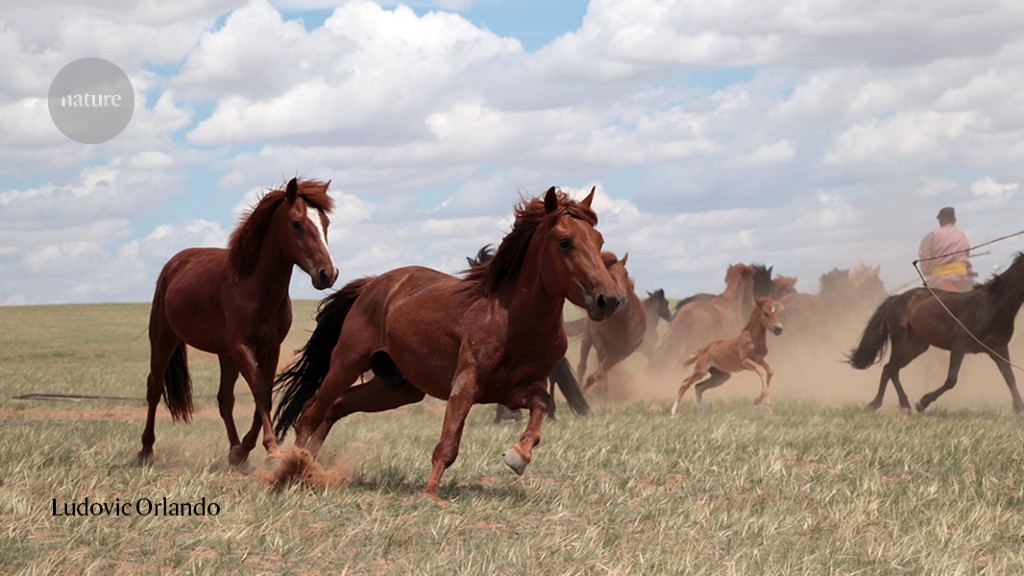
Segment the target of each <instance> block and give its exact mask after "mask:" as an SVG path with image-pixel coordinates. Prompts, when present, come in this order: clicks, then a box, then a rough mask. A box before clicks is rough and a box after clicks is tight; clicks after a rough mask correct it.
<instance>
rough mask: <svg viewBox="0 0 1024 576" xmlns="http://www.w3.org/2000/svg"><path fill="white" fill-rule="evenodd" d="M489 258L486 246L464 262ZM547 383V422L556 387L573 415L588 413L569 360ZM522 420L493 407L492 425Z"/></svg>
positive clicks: (516, 414)
mask: <svg viewBox="0 0 1024 576" xmlns="http://www.w3.org/2000/svg"><path fill="white" fill-rule="evenodd" d="M491 258H494V248H492V247H491V245H490V244H486V245H484V246H483V247H481V248H480V249H479V250H477V252H476V256H466V262H467V263H468V264H469V267H470V268H475V267H477V266H483V265H484V264H486V263H487V262H488V261H489V260H490V259H491ZM548 381H549V382H550V383H551V388H550V391H549V392H548V393H549V394H550V395H551V409H550V410H549V411H548V420H551V421H555V420H557V418H556V417H555V404H556V403H555V387H556V386H557V387H558V389H559V390H561V392H562V395H563V396H565V400H566V402H568V403H569V409H570V410H572V413H573V414H576V415H577V416H586V415H587V414H589V413H590V405H589V404H587V399H586V398H585V397H584V396H583V389H582V388H580V383H579V381H577V380H576V375H575V374H573V373H572V368H571V367H570V366H569V360H568V359H567V358H565V357H564V356H563V357H562V360H561V361H560V362H559V363H558V365H557V366H555V369H554V370H553V371H552V372H551V374H549V375H548ZM522 419H523V414H522V411H521V410H518V409H516V410H509V409H508V408H506V407H505V406H503V405H501V404H495V405H494V423H495V424H500V423H502V422H519V421H520V420H522Z"/></svg>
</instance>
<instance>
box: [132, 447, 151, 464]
mask: <svg viewBox="0 0 1024 576" xmlns="http://www.w3.org/2000/svg"><path fill="white" fill-rule="evenodd" d="M135 461H136V462H137V463H138V464H139V465H140V466H149V465H150V464H152V463H153V451H152V450H146V449H142V450H139V453H138V454H136V456H135Z"/></svg>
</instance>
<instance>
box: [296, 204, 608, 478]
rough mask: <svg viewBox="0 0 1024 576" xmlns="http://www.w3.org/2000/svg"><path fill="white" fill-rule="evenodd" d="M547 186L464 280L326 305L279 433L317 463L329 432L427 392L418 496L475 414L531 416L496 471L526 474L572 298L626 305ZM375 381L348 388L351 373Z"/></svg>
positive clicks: (369, 285) (383, 281) (368, 293)
mask: <svg viewBox="0 0 1024 576" xmlns="http://www.w3.org/2000/svg"><path fill="white" fill-rule="evenodd" d="M593 195H594V193H593V191H591V193H590V195H588V196H587V197H586V199H585V200H583V201H582V202H576V201H574V200H572V199H570V198H569V197H568V196H567V195H566V194H565V193H563V192H561V191H559V190H557V189H555V188H551V189H550V190H548V191H547V193H546V194H545V195H544V198H543V199H541V198H535V199H533V200H530V201H523V202H522V203H520V205H519V206H517V208H516V210H515V224H514V225H513V228H512V231H511V232H509V234H508V235H506V236H505V238H504V239H503V240H502V242H501V245H500V246H499V247H498V250H497V252H496V253H495V255H494V258H492V259H491V260H490V261H489V262H487V263H486V264H485V265H484V266H480V267H477V268H474V269H471V270H470V271H469V273H468V274H467V275H466V276H465V277H464V278H457V277H454V276H449V275H447V274H443V273H441V272H438V271H436V270H430V269H428V268H422V267H416V266H413V267H407V268H400V269H397V270H392V271H391V272H387V273H385V274H382V275H380V276H376V277H371V278H364V279H361V280H357V281H355V282H352V283H350V284H348V285H347V286H345V287H344V288H342V289H341V290H340V291H339V292H337V293H335V294H333V295H331V296H329V297H327V298H326V299H325V300H324V302H323V303H322V304H321V310H320V312H319V314H318V315H317V327H316V329H315V331H314V332H313V335H312V337H311V338H310V340H309V342H308V343H307V344H306V347H305V348H304V349H303V350H302V355H301V357H300V358H299V359H298V360H297V361H296V363H295V364H293V365H292V366H291V367H290V368H289V369H288V370H287V371H285V372H284V373H283V374H282V375H281V376H280V377H279V382H280V383H281V384H282V386H283V396H282V403H281V405H279V406H278V412H277V415H276V416H277V429H278V431H279V432H283V431H284V430H286V429H287V428H289V427H291V426H292V425H294V424H295V423H296V422H298V424H297V434H296V439H295V445H296V447H298V448H305V449H306V450H308V451H309V452H310V453H311V454H312V455H313V456H314V457H315V456H316V454H317V452H318V451H319V449H320V446H321V445H322V444H323V442H324V439H325V438H326V437H327V434H328V432H329V431H330V429H331V427H332V426H333V425H334V423H335V422H337V421H338V420H339V419H340V418H342V417H344V416H346V415H348V414H352V413H354V412H381V411H384V410H390V409H393V408H398V407H399V406H403V405H405V404H411V403H413V402H419V401H420V400H422V399H423V398H424V397H425V396H426V395H427V394H430V395H431V396H433V397H435V398H440V399H443V400H447V401H448V405H447V408H446V410H445V416H444V424H443V427H442V430H441V439H440V441H439V442H438V444H437V446H436V448H434V453H433V458H432V462H433V468H432V470H431V473H430V478H429V480H428V481H427V485H426V488H425V489H424V494H426V495H429V496H432V497H434V498H436V497H437V488H438V484H439V483H440V481H441V475H442V474H443V473H444V471H445V470H446V469H447V468H448V467H449V466H451V465H452V463H453V462H455V458H456V457H457V456H458V451H459V443H460V440H461V437H462V430H463V426H464V425H465V420H466V416H467V414H469V410H470V408H471V407H472V406H473V405H474V404H491V403H497V402H500V403H502V404H504V405H505V406H507V407H508V408H527V409H529V412H530V416H529V423H528V424H527V425H526V430H525V431H524V432H523V435H522V437H521V438H520V440H519V442H518V443H517V444H516V445H514V446H513V447H512V448H511V449H509V450H508V451H506V452H505V454H504V460H505V463H506V464H507V465H508V466H509V467H511V468H512V469H513V470H514V471H515V472H516V473H517V474H522V473H523V471H524V470H525V468H526V466H527V464H528V463H529V462H530V460H531V459H532V457H533V447H534V446H536V445H537V443H538V442H540V429H541V425H542V423H543V421H544V416H545V415H546V414H547V412H548V408H549V406H550V403H551V396H550V395H549V394H548V391H547V384H548V382H547V379H548V375H549V374H550V373H551V371H552V370H553V369H554V367H555V365H556V364H558V361H559V360H560V359H561V358H562V357H563V356H565V350H566V346H567V342H566V336H565V331H564V329H563V326H562V309H563V307H564V305H565V300H566V299H568V300H569V301H570V302H572V303H573V304H576V305H577V306H581V307H585V308H586V309H587V313H588V315H589V316H590V317H591V318H593V319H594V320H598V319H602V318H607V317H608V316H611V315H612V313H613V312H615V310H616V308H618V306H619V302H620V300H621V299H622V298H623V297H624V295H622V294H620V293H619V292H618V288H617V287H616V286H615V283H614V282H613V281H612V279H611V277H610V276H609V275H608V270H607V269H606V268H605V267H604V264H603V263H602V262H601V258H600V250H601V246H602V244H603V239H602V238H601V235H600V234H599V233H598V232H597V230H596V229H595V228H594V226H595V225H596V224H597V216H596V214H595V213H594V211H593V210H591V208H590V203H591V200H592V199H593ZM371 369H372V370H373V372H374V377H373V378H372V379H371V380H370V381H368V382H365V383H362V384H356V380H357V378H358V377H359V375H360V374H362V373H363V372H364V371H366V370H371Z"/></svg>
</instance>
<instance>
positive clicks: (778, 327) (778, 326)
mask: <svg viewBox="0 0 1024 576" xmlns="http://www.w3.org/2000/svg"><path fill="white" fill-rule="evenodd" d="M772 334H775V335H776V336H778V335H779V334H782V324H775V325H773V326H772Z"/></svg>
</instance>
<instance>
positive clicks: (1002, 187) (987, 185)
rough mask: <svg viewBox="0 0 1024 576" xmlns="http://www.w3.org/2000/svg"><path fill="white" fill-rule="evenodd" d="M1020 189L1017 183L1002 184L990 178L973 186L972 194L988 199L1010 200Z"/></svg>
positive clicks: (976, 182) (978, 181) (983, 179)
mask: <svg viewBox="0 0 1024 576" xmlns="http://www.w3.org/2000/svg"><path fill="white" fill-rule="evenodd" d="M1019 187H1020V185H1019V184H1017V183H1016V182H1013V183H1008V184H1002V183H1000V182H996V181H995V179H993V178H992V177H991V176H989V177H985V178H982V179H981V180H977V181H975V182H974V183H973V184H971V194H974V195H975V196H982V197H988V198H1008V197H1010V196H1013V195H1014V194H1015V193H1016V192H1017V188H1019Z"/></svg>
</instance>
